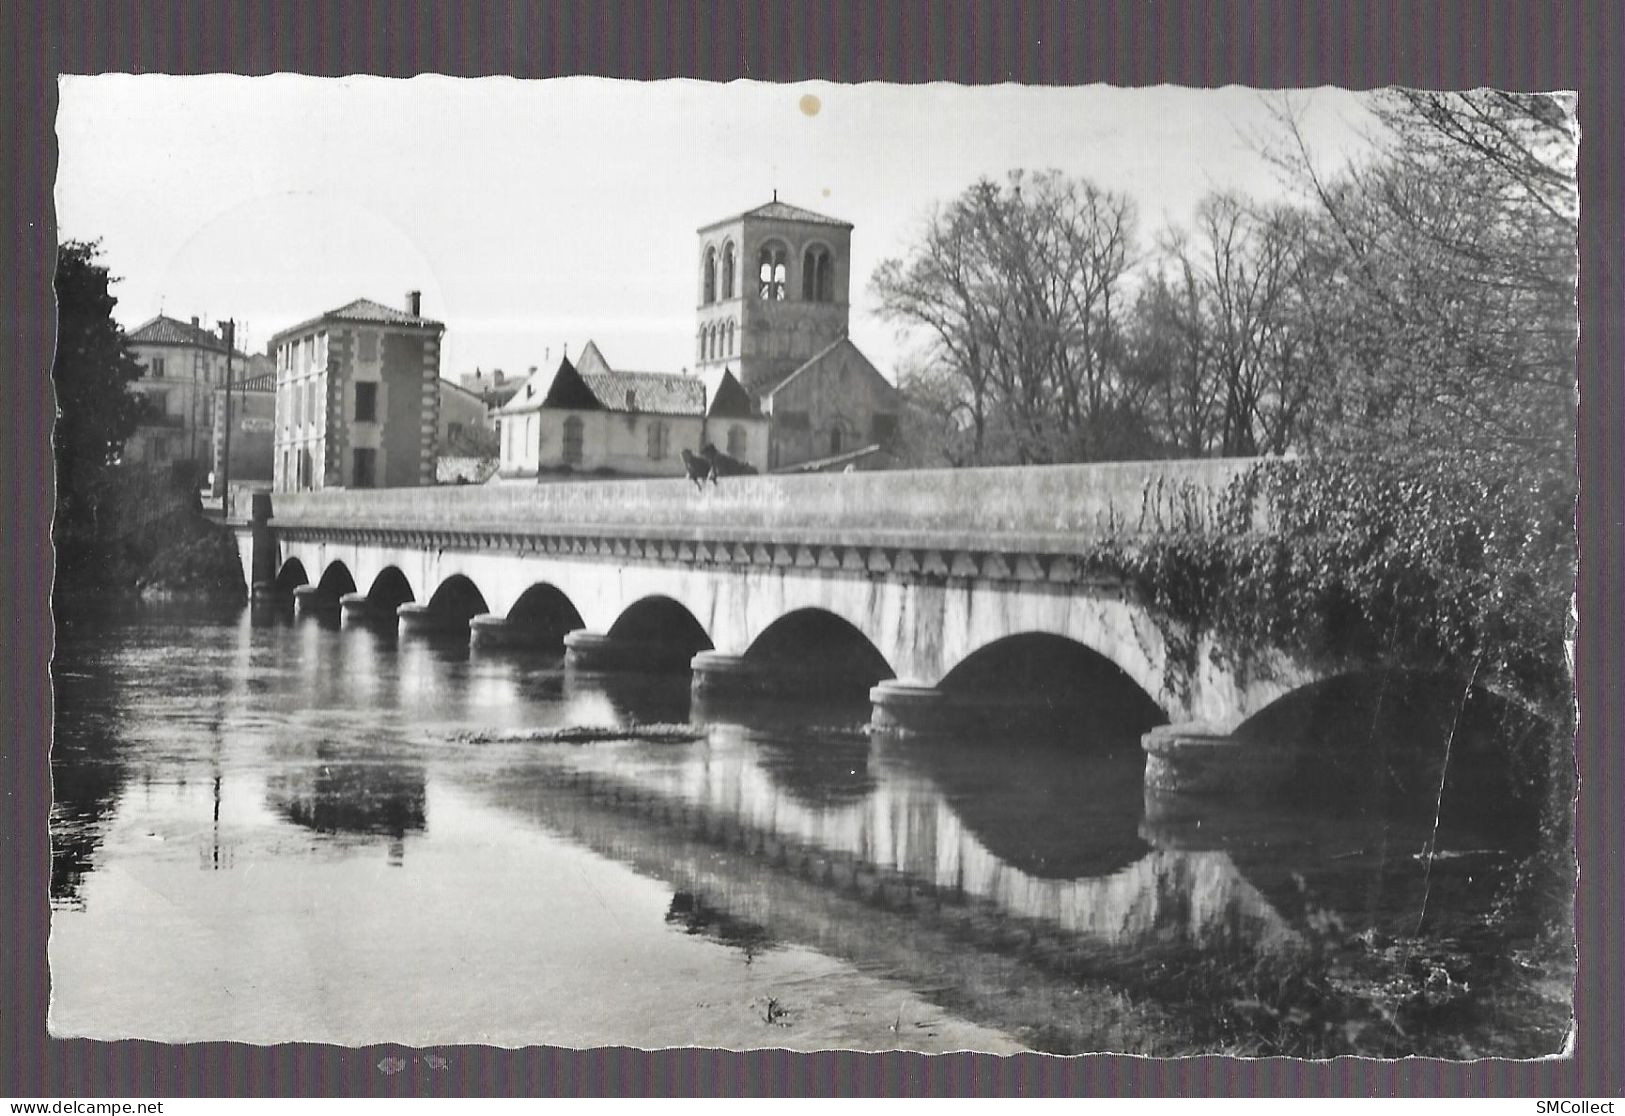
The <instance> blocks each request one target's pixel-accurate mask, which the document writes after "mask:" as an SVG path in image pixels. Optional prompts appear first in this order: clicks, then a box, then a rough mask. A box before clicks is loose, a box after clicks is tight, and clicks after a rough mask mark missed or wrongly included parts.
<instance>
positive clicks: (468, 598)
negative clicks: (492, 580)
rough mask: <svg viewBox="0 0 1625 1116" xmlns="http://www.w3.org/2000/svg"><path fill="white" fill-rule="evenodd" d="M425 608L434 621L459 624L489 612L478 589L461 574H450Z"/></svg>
mask: <svg viewBox="0 0 1625 1116" xmlns="http://www.w3.org/2000/svg"><path fill="white" fill-rule="evenodd" d="M425 608H426V610H427V612H428V614H429V616H430V617H431V618H433V619H434V620H437V621H446V622H451V623H461V624H466V623H468V621H469V620H471V619H473V618H474V617H475V616H478V615H479V614H480V613H482V612H489V611H490V608H489V607H488V606H487V605H486V603H485V597H484V596H483V595H482V594H481V593H480V590H479V587H478V586H476V585H475V584H474V582H473V581H471V580H470V579H469V578H467V577H465V576H463V575H462V574H452V575H451V576H450V577H448V578H446V579H445V580H444V581H442V582H441V583H440V585H439V587H438V588H437V589H435V591H434V595H433V596H431V597H430V598H429V601H428V604H427V605H426V606H425Z"/></svg>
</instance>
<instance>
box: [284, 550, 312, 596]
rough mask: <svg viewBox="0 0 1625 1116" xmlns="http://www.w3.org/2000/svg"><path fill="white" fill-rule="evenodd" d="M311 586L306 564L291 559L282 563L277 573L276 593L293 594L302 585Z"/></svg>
mask: <svg viewBox="0 0 1625 1116" xmlns="http://www.w3.org/2000/svg"><path fill="white" fill-rule="evenodd" d="M309 584H310V575H309V574H308V573H306V572H305V564H304V563H303V562H301V561H300V560H299V559H297V558H289V559H288V560H287V561H285V562H283V563H282V568H281V569H279V570H278V571H277V575H276V591H277V592H278V593H291V592H293V591H294V590H295V589H297V588H299V586H301V585H309Z"/></svg>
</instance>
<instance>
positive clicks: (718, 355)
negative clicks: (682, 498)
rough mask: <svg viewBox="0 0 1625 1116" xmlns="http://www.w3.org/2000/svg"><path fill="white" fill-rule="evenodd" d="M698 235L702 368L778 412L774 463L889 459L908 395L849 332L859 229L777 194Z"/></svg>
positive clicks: (770, 413) (768, 413) (773, 415)
mask: <svg viewBox="0 0 1625 1116" xmlns="http://www.w3.org/2000/svg"><path fill="white" fill-rule="evenodd" d="M699 238H700V253H699V306H698V309H697V317H698V334H697V337H696V347H697V353H696V356H697V359H698V367H699V369H700V371H701V373H702V374H704V373H713V374H714V373H717V372H721V371H730V372H732V373H733V374H734V376H735V377H737V379H738V380H739V383H740V384H741V385H742V386H743V387H744V388H745V390H746V392H748V393H749V394H750V396H751V400H752V403H753V405H754V406H755V407H756V408H757V410H758V411H759V412H760V413H761V414H763V415H764V416H765V417H767V418H768V419H769V420H770V424H771V425H770V430H771V436H770V445H769V449H768V467H769V468H772V469H783V468H788V467H791V466H798V465H805V464H808V463H817V462H819V461H822V460H823V459H826V458H831V457H840V458H844V459H847V460H849V461H850V462H852V463H854V464H857V465H858V466H859V467H861V466H862V464H863V463H864V462H865V461H866V460H867V459H868V458H870V457H871V456H873V457H878V456H879V455H880V451H881V450H882V449H883V448H884V447H885V446H886V445H887V444H888V443H890V441H891V440H892V439H893V438H894V437H895V435H896V432H897V425H898V416H899V415H900V413H901V411H902V401H901V399H900V397H899V396H898V394H897V389H896V388H894V387H893V386H892V385H891V384H890V383H889V382H888V381H887V380H886V378H885V377H884V376H882V375H881V374H880V372H879V371H878V370H877V369H876V368H875V366H874V365H873V364H872V363H871V362H870V361H869V360H868V358H867V357H865V356H864V355H863V353H862V352H860V351H859V349H858V347H857V346H856V345H855V344H853V343H852V341H851V340H850V339H849V338H848V337H847V332H848V326H849V323H850V320H851V299H850V290H851V281H852V271H851V247H852V225H851V224H850V223H848V222H846V221H841V220H837V219H836V218H834V217H826V216H824V215H823V214H820V213H814V212H812V211H811V210H807V209H802V208H800V207H799V206H794V205H790V204H788V203H786V202H781V201H779V200H778V195H777V194H776V193H775V195H774V198H773V200H772V201H771V202H769V203H767V204H766V205H762V206H758V207H757V208H755V209H752V210H748V211H746V212H745V213H741V214H738V215H737V216H734V217H729V218H726V219H724V220H721V221H716V222H713V223H712V224H709V225H706V226H704V227H703V228H701V229H700V230H699ZM864 451H867V452H864Z"/></svg>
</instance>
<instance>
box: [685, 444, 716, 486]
mask: <svg viewBox="0 0 1625 1116" xmlns="http://www.w3.org/2000/svg"><path fill="white" fill-rule="evenodd" d="M683 471H684V472H686V473H687V474H688V479H689V480H691V481H693V482H694V487H695V488H698V489H702V490H703V489H704V488H705V482H706V481H710V482H711V483H712V484H716V483H717V473H716V469H715V468H714V467H713V466H712V464H711V461H710V459H709V458H705V457H696V456H695V455H694V454H693V453H690V452H689V451H688V450H684V451H683Z"/></svg>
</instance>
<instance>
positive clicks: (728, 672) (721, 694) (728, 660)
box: [688, 651, 767, 699]
mask: <svg viewBox="0 0 1625 1116" xmlns="http://www.w3.org/2000/svg"><path fill="white" fill-rule="evenodd" d="M688 667H689V670H690V672H692V681H691V682H690V683H689V692H690V694H691V695H692V696H693V697H695V698H701V699H703V698H728V697H754V696H758V695H760V694H762V693H763V692H765V690H766V688H767V687H766V685H765V683H766V679H765V678H764V676H763V674H762V672H761V671H760V670H759V669H758V668H757V666H756V664H755V663H752V662H748V661H747V660H746V659H745V656H743V655H729V654H727V653H725V652H722V651H701V652H700V653H699V654H697V655H695V656H694V657H693V658H692V659H690V660H689V664H688Z"/></svg>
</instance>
